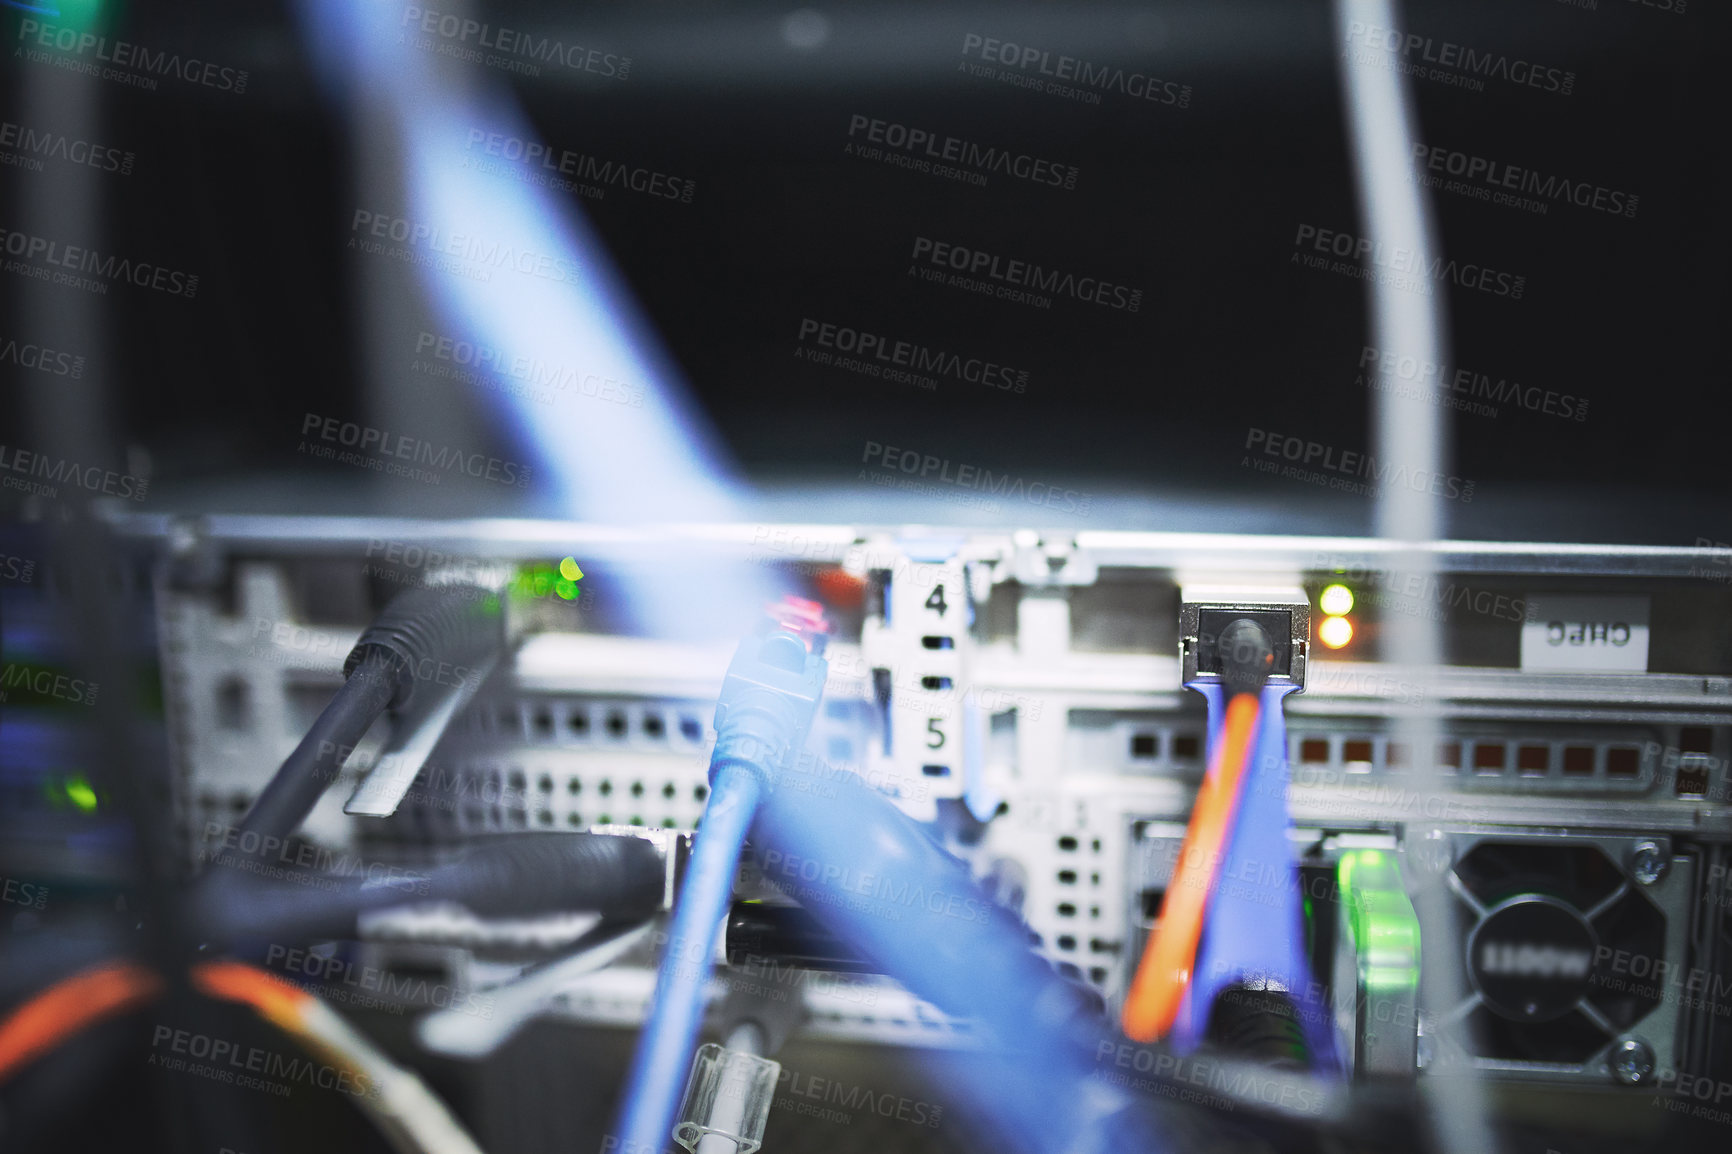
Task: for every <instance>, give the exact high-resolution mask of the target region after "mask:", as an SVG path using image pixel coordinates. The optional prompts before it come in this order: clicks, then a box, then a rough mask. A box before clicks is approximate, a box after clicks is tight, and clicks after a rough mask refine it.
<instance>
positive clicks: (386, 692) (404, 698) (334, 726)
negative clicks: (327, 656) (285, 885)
mask: <svg viewBox="0 0 1732 1154" xmlns="http://www.w3.org/2000/svg"><path fill="white" fill-rule="evenodd" d="M504 642H505V632H504V615H503V614H502V613H501V611H500V607H499V599H498V597H497V595H495V594H493V593H490V592H488V591H487V590H485V589H481V588H479V587H477V586H474V585H441V586H433V587H425V588H415V589H409V590H405V591H404V592H403V593H401V594H399V595H398V596H397V597H395V598H394V599H393V600H392V601H391V603H390V604H389V605H387V606H385V609H384V611H383V612H381V613H380V614H379V617H378V619H377V620H375V621H374V622H373V624H372V625H369V626H368V627H367V630H366V632H364V633H362V634H361V639H360V640H359V641H357V642H356V643H355V648H354V649H352V650H350V651H349V657H348V660H347V661H345V662H344V663H343V674H344V676H345V677H347V678H348V680H347V681H345V682H344V683H343V687H342V688H341V689H339V690H338V691H337V695H336V696H335V697H333V698H332V699H331V702H330V704H328V705H326V706H325V709H324V712H322V713H320V714H319V718H318V720H317V721H315V722H314V723H313V725H312V728H311V729H309V730H308V731H307V735H306V736H305V737H304V738H302V739H301V743H300V744H299V745H297V746H296V747H295V751H294V752H293V753H291V754H289V756H288V758H287V760H285V761H284V762H283V764H282V767H281V768H280V769H278V770H277V772H276V775H275V776H274V777H272V778H271V780H270V782H269V783H268V784H266V786H265V788H264V790H263V792H261V793H260V794H259V797H258V800H257V801H255V802H254V803H253V807H252V809H250V810H248V811H247V815H246V817H244V818H242V819H241V824H240V833H241V835H242V836H243V837H246V835H249V834H251V835H257V836H256V839H248V840H249V841H250V842H251V843H252V844H262V843H263V842H264V840H265V839H267V838H274V839H277V840H278V841H280V840H281V839H283V838H286V837H287V836H288V835H289V834H291V833H293V832H294V831H295V830H296V829H297V828H299V826H300V824H301V823H302V822H303V821H305V820H306V819H307V815H308V814H309V813H311V812H312V811H313V807H314V806H315V805H317V804H318V801H319V798H320V797H321V796H323V794H324V792H325V788H326V787H327V786H328V785H330V784H331V782H333V781H335V780H336V778H337V775H338V774H339V773H340V772H341V770H342V768H343V762H344V761H345V760H346V759H347V758H348V756H349V753H350V751H352V750H353V749H354V748H355V746H356V744H357V743H359V742H360V740H361V737H362V736H363V735H364V734H365V733H366V732H367V729H368V728H369V727H370V726H371V725H372V724H373V722H374V721H376V720H377V719H378V717H379V715H380V714H382V713H384V712H385V710H386V709H392V708H395V709H402V708H404V707H405V706H407V705H408V704H409V703H410V702H411V701H413V700H414V699H415V697H416V695H417V693H418V692H424V690H418V686H419V685H420V683H422V682H428V681H433V682H438V683H443V684H447V685H448V684H451V683H452V679H454V678H461V677H463V676H464V675H465V671H473V670H474V669H475V668H477V667H478V666H479V665H480V664H481V663H482V662H483V661H484V660H485V658H486V657H487V656H488V655H489V654H490V653H492V652H497V651H498V650H499V649H500V648H503V646H504Z"/></svg>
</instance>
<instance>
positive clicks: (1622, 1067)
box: [1610, 1038, 1654, 1086]
mask: <svg viewBox="0 0 1732 1154" xmlns="http://www.w3.org/2000/svg"><path fill="white" fill-rule="evenodd" d="M1610 1065H1611V1067H1612V1076H1613V1077H1615V1078H1617V1080H1618V1081H1620V1082H1622V1083H1623V1084H1624V1085H1626V1086H1639V1085H1641V1084H1642V1083H1643V1082H1646V1081H1647V1080H1648V1079H1649V1078H1650V1077H1652V1076H1653V1073H1654V1051H1653V1048H1652V1047H1650V1046H1649V1045H1648V1043H1646V1042H1644V1041H1642V1039H1640V1038H1621V1039H1619V1041H1618V1044H1617V1045H1616V1046H1613V1047H1612V1060H1611V1063H1610Z"/></svg>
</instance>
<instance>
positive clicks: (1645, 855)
mask: <svg viewBox="0 0 1732 1154" xmlns="http://www.w3.org/2000/svg"><path fill="white" fill-rule="evenodd" d="M1671 865H1672V863H1671V862H1670V861H1668V860H1667V859H1666V851H1665V850H1663V849H1661V848H1660V843H1658V842H1652V841H1644V842H1639V843H1637V845H1636V848H1635V849H1633V850H1631V851H1630V874H1631V876H1633V877H1634V878H1635V879H1636V880H1637V881H1638V882H1640V883H1642V884H1643V885H1645V886H1651V885H1653V884H1654V883H1655V882H1657V881H1659V880H1660V879H1661V878H1663V877H1665V876H1666V870H1667V869H1669V868H1670V867H1671Z"/></svg>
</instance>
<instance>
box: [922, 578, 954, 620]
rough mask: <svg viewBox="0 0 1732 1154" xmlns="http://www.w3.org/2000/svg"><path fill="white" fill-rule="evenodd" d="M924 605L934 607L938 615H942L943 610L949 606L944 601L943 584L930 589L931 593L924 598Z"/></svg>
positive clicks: (929, 607)
mask: <svg viewBox="0 0 1732 1154" xmlns="http://www.w3.org/2000/svg"><path fill="white" fill-rule="evenodd" d="M926 607H927V608H928V609H936V610H937V611H938V615H939V616H940V617H943V616H944V611H945V610H946V609H948V608H950V606H948V605H946V604H945V603H944V586H942V585H939V586H936V587H935V588H934V589H933V590H932V595H931V596H930V597H928V598H927V599H926Z"/></svg>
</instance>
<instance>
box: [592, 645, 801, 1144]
mask: <svg viewBox="0 0 1732 1154" xmlns="http://www.w3.org/2000/svg"><path fill="white" fill-rule="evenodd" d="M828 671H829V665H828V663H827V662H826V661H825V660H824V659H823V658H822V657H820V656H818V655H817V654H814V653H810V652H808V651H807V647H806V642H805V641H803V640H801V639H800V637H799V636H797V635H796V634H794V633H789V632H785V631H780V630H778V631H776V632H773V633H770V634H769V635H768V636H765V637H761V638H760V637H752V638H748V639H747V640H746V641H744V642H743V643H742V644H741V645H740V648H739V649H738V650H737V651H736V652H735V654H734V659H733V661H732V663H731V664H730V665H729V666H728V673H727V677H726V678H725V679H724V680H723V682H722V693H721V697H720V699H719V701H718V702H717V705H716V748H715V752H714V753H713V754H712V755H711V757H710V800H709V805H708V806H707V807H706V808H705V810H704V819H703V826H702V828H701V829H700V830H699V831H698V836H697V841H696V843H695V844H694V845H693V847H692V859H691V864H690V865H689V866H688V867H687V869H686V876H685V881H684V883H683V884H682V886H681V888H680V896H679V901H678V904H677V905H676V906H675V908H674V917H673V922H672V924H671V925H670V926H669V928H668V942H667V946H666V948H665V949H664V951H663V953H662V959H661V968H660V970H659V972H658V973H657V975H656V988H655V996H654V1000H653V1002H652V1003H651V1006H650V1013H649V1017H648V1019H647V1020H646V1021H645V1022H644V1028H643V1033H642V1034H641V1035H640V1036H639V1039H638V1047H637V1052H636V1053H635V1054H634V1055H633V1056H632V1066H631V1071H630V1073H629V1074H628V1075H627V1078H626V1089H625V1098H624V1103H623V1105H622V1106H621V1109H620V1114H619V1119H618V1121H617V1123H616V1124H615V1126H614V1129H613V1133H612V1134H611V1135H610V1139H611V1142H610V1143H604V1145H603V1149H604V1150H606V1151H618V1152H619V1154H660V1152H661V1151H662V1150H664V1149H665V1148H666V1147H667V1146H668V1144H669V1138H670V1137H671V1135H672V1131H673V1123H674V1115H675V1112H676V1111H677V1110H678V1108H679V1101H680V1094H681V1093H682V1091H684V1089H685V1085H686V1077H687V1074H688V1071H689V1068H690V1066H691V1061H692V1052H693V1049H694V1047H695V1045H696V1043H697V1037H698V1029H699V1027H700V1026H701V1025H702V1023H703V1013H704V987H705V984H706V982H707V980H708V978H709V973H710V964H711V959H712V958H713V957H714V956H715V952H716V942H717V938H718V935H720V933H721V929H722V922H723V919H724V917H725V916H726V914H727V911H728V905H729V902H730V901H731V899H732V897H733V892H734V875H735V872H736V871H737V869H738V867H739V861H740V853H741V850H742V848H743V846H744V844H745V840H746V832H747V830H748V829H749V828H750V826H751V824H752V818H753V815H754V813H755V812H756V810H757V808H758V803H759V799H760V797H761V796H762V795H763V793H764V791H765V788H766V786H767V784H768V783H769V782H770V781H771V780H773V778H774V776H775V775H776V774H777V773H778V772H780V771H781V768H782V767H783V766H784V765H785V763H786V762H787V761H788V760H789V754H790V753H792V752H794V751H796V750H798V749H799V748H800V747H801V746H802V745H803V744H804V743H805V738H806V733H807V731H808V730H809V729H810V728H811V725H812V719H813V717H814V716H815V714H816V713H817V709H818V699H819V697H820V696H821V695H822V693H823V689H824V678H825V676H826V675H827V673H828Z"/></svg>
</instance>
